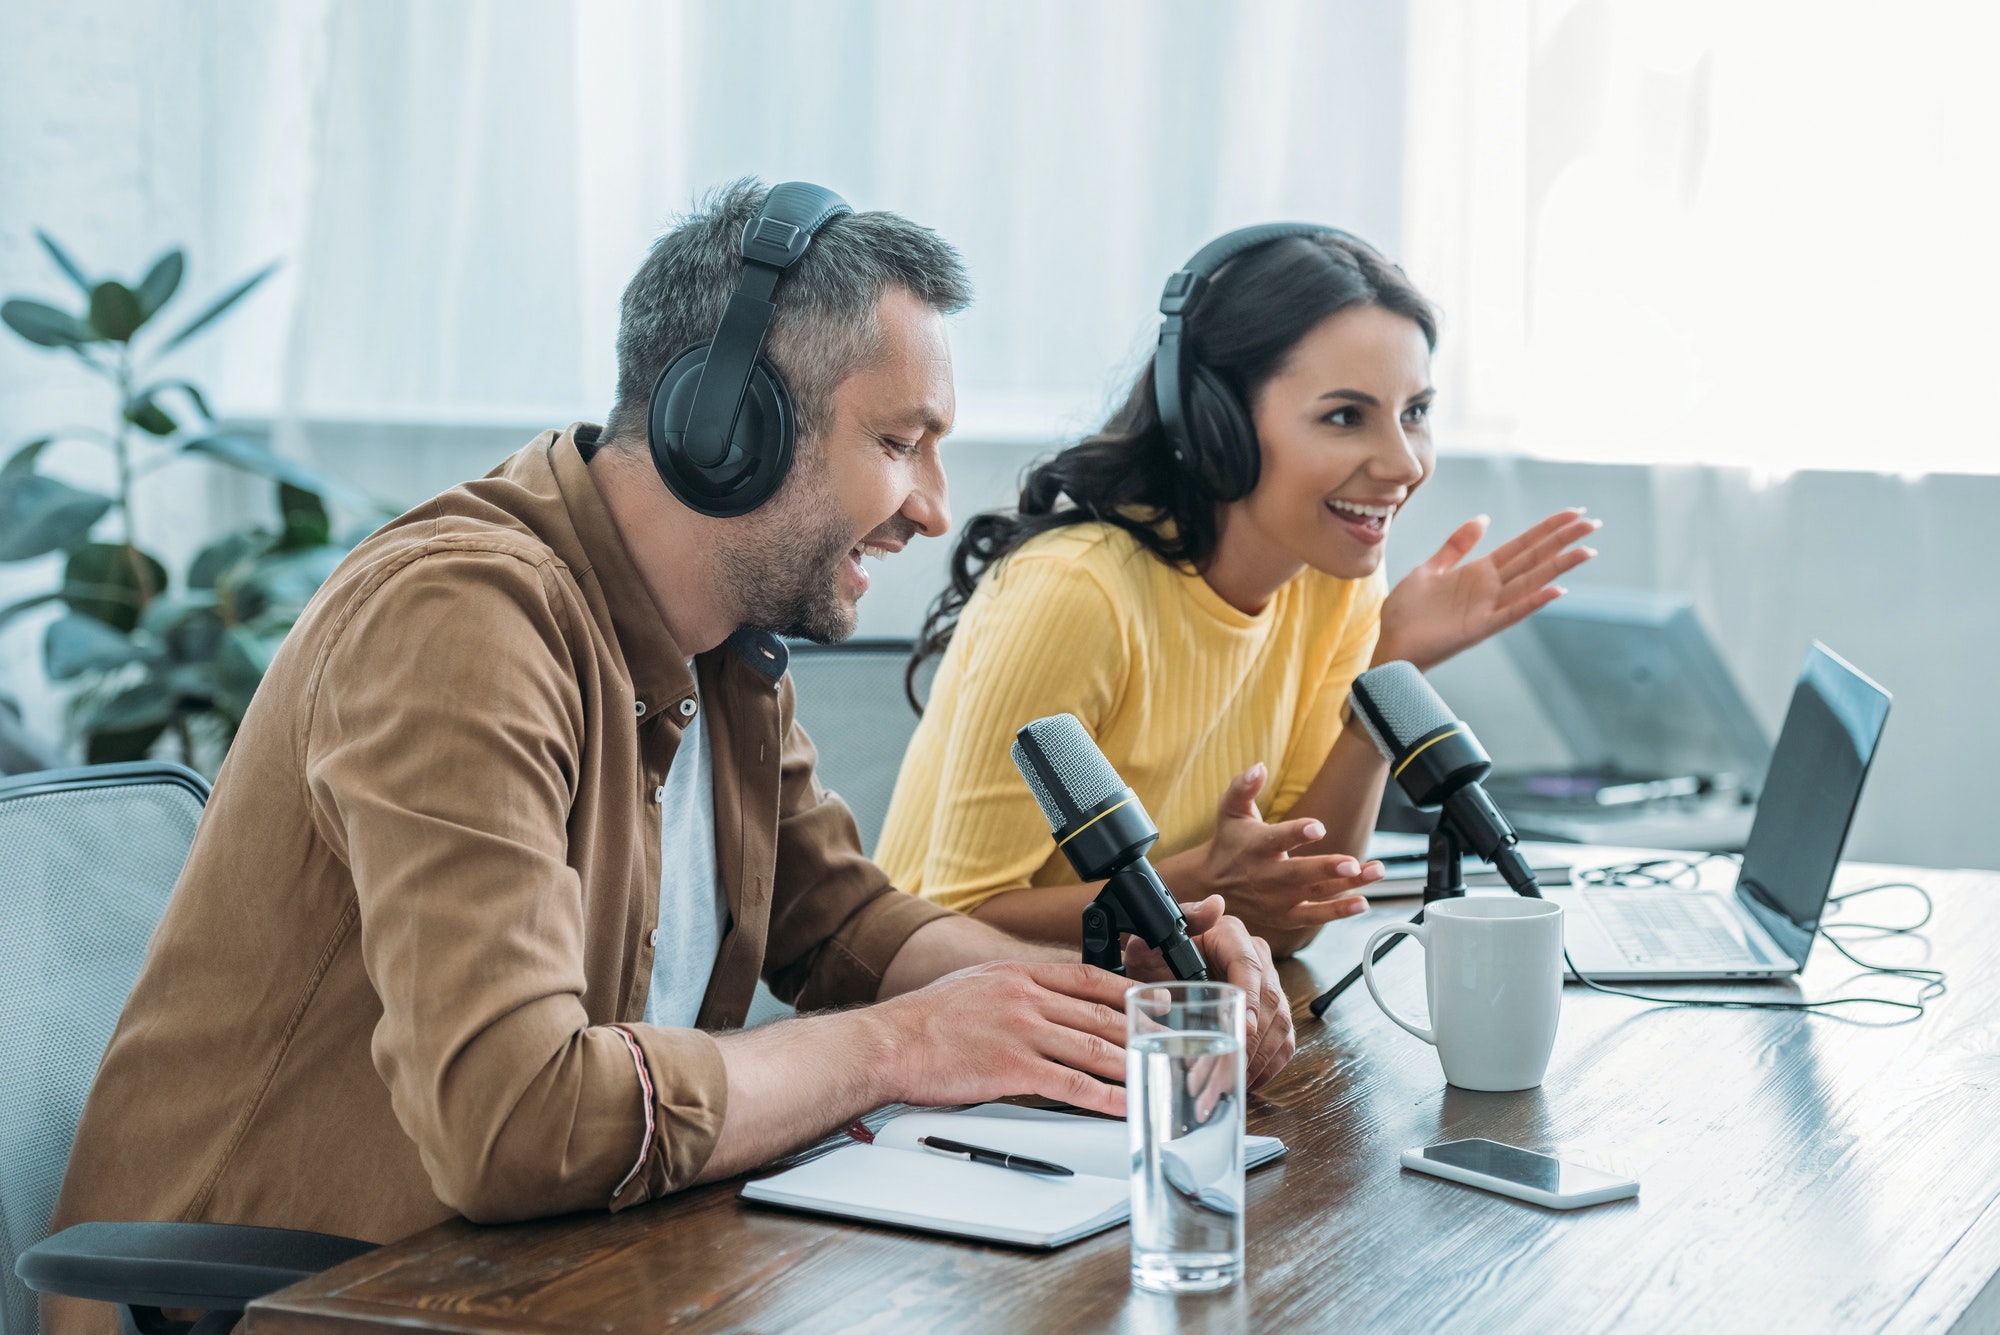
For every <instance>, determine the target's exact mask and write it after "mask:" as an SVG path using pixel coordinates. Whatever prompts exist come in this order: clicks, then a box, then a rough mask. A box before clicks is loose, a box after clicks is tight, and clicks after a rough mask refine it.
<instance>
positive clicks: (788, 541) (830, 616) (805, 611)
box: [721, 445, 855, 644]
mask: <svg viewBox="0 0 2000 1335" xmlns="http://www.w3.org/2000/svg"><path fill="white" fill-rule="evenodd" d="M824 449H825V447H824V445H820V446H819V448H816V449H809V450H807V451H802V452H801V453H802V454H804V456H805V457H803V458H795V460H794V463H793V468H792V475H791V476H790V477H789V478H787V479H786V480H785V482H784V485H782V486H781V487H780V488H779V489H778V494H777V495H776V496H774V497H772V498H771V501H770V504H768V505H766V506H765V507H764V508H763V509H762V510H761V511H758V512H756V513H755V515H754V516H749V518H754V520H755V525H754V528H753V529H752V530H751V531H750V532H746V533H745V534H744V535H743V539H744V540H743V541H741V542H739V543H732V544H731V545H730V546H728V547H726V548H724V549H723V551H722V553H721V556H722V570H723V577H724V578H725V579H726V580H728V581H729V586H730V591H731V593H732V594H734V596H735V598H736V603H737V606H739V607H741V608H742V609H743V624H744V625H746V626H755V627H757V628H758V629H760V630H767V631H770V632H771V633H772V634H775V635H784V636H788V637H791V638H794V639H805V640H811V641H812V642H813V643H815V644H838V643H840V642H841V641H842V640H844V639H846V638H847V637H848V636H850V635H852V634H853V633H854V622H855V608H854V607H853V605H851V604H849V603H848V602H846V601H845V600H843V599H842V598H841V596H840V574H841V567H842V566H843V564H844V563H845V562H846V559H847V553H848V551H849V550H850V549H851V548H852V547H853V546H854V535H853V532H852V529H851V526H850V525H849V523H848V521H847V518H846V517H845V516H844V515H842V514H841V512H840V506H839V504H838V502H837V501H836V500H835V497H834V494H833V489H832V488H831V487H830V486H828V485H827V468H826V456H825V453H824Z"/></svg>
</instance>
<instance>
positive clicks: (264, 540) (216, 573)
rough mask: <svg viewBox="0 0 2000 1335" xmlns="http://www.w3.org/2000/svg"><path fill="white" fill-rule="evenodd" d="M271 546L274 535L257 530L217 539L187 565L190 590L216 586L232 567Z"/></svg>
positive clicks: (262, 552)
mask: <svg viewBox="0 0 2000 1335" xmlns="http://www.w3.org/2000/svg"><path fill="white" fill-rule="evenodd" d="M270 546H271V535H270V534H268V533H265V532H263V531H262V530H256V529H246V530H243V531H241V532H237V533H230V534H227V535H225V536H223V537H221V538H218V539H216V541H214V542H212V543H210V544H209V545H208V546H206V547H204V548H202V549H201V550H200V551H199V552H196V553H195V558H194V560H193V561H192V562H191V563H190V564H189V565H188V572H187V586H188V587H189V588H190V589H213V588H215V587H216V585H217V584H219V583H221V582H222V579H223V577H224V576H225V575H227V574H229V572H230V571H231V570H233V569H235V568H236V567H237V566H238V565H239V564H243V563H246V562H248V561H249V560H250V559H252V558H253V557H258V556H262V555H263V554H264V553H265V551H267V550H268V549H269V548H270Z"/></svg>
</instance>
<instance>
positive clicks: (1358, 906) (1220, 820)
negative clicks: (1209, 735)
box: [1175, 763, 1382, 953]
mask: <svg viewBox="0 0 2000 1335" xmlns="http://www.w3.org/2000/svg"><path fill="white" fill-rule="evenodd" d="M1265 776H1266V771H1265V769H1264V766H1263V765H1262V764H1261V763H1259V764H1256V765H1253V766H1251V767H1250V769H1249V770H1248V771H1246V772H1245V773H1243V774H1239V775H1238V776H1236V778H1235V779H1233V780H1231V781H1230V784H1229V787H1227V788H1226V789H1224V790H1223V793H1222V800H1221V801H1220V802H1218V803H1217V804H1216V809H1215V813H1216V821H1215V836H1214V837H1213V838H1211V839H1210V840H1209V841H1208V842H1207V843H1206V844H1203V845H1202V846H1201V847H1200V848H1198V849H1191V850H1189V852H1190V854H1192V855H1193V856H1195V857H1196V858H1198V859H1199V870H1198V874H1197V878H1196V879H1198V881H1199V886H1198V887H1196V888H1197V889H1198V892H1199V894H1202V895H1208V894H1217V895H1221V896H1222V898H1223V901H1224V902H1225V903H1226V904H1227V905H1228V906H1229V911H1230V912H1231V913H1233V914H1235V915H1236V916H1237V917H1238V918H1241V919H1242V920H1243V923H1244V925H1245V926H1246V927H1248V928H1249V929H1250V930H1251V932H1253V933H1254V934H1256V935H1258V936H1261V937H1265V938H1267V939H1269V940H1271V941H1272V942H1273V943H1274V944H1279V945H1280V946H1282V945H1283V944H1284V943H1286V942H1288V941H1291V940H1295V939H1299V938H1300V935H1301V933H1303V934H1305V936H1306V937H1310V934H1311V933H1312V932H1315V931H1317V930H1318V929H1319V926H1320V924H1322V923H1327V922H1331V921H1333V920H1334V919H1335V918H1345V917H1348V916H1350V915H1352V914H1356V913H1359V912H1361V911H1362V910H1363V909H1365V908H1367V907H1368V905H1367V901H1365V900H1363V899H1362V898H1361V887H1362V886H1364V885H1367V884H1369V883H1370V882H1372V881H1379V880H1381V879H1382V864H1381V863H1379V862H1363V861H1361V860H1360V859H1359V858H1355V857H1350V856H1348V855H1347V854H1345V853H1317V854H1309V855H1306V856H1303V857H1293V856H1292V850H1293V849H1295V848H1300V847H1303V846H1304V845H1306V844H1312V843H1317V842H1319V841H1320V840H1321V839H1324V838H1325V837H1326V827H1325V826H1324V825H1322V824H1321V823H1320V822H1319V821H1316V820H1312V819H1304V820H1287V821H1279V822H1278V823H1277V824H1275V825H1272V824H1266V823H1265V820H1264V817H1263V814H1262V813H1261V812H1259V811H1258V810H1257V800H1256V799H1257V794H1258V793H1259V792H1260V791H1262V789H1263V787H1264V779H1265ZM1175 890H1176V894H1177V897H1178V898H1181V899H1192V898H1195V897H1196V895H1193V894H1188V893H1183V892H1181V890H1180V887H1179V886H1175ZM1286 953H1288V952H1286Z"/></svg>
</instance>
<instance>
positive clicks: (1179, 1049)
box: [1125, 985, 1243, 1293]
mask: <svg viewBox="0 0 2000 1335" xmlns="http://www.w3.org/2000/svg"><path fill="white" fill-rule="evenodd" d="M1210 986H1226V985H1210ZM1228 990H1229V991H1231V992H1237V997H1236V1001H1235V1015H1234V1023H1233V1024H1231V1023H1230V1019H1231V1017H1230V1016H1229V1015H1228V1014H1227V1009H1228V1008H1227V1007H1226V1006H1224V1007H1223V1008H1221V1011H1220V1013H1218V1012H1217V1011H1215V1010H1214V1009H1212V1008H1211V1009H1208V1010H1207V1012H1206V1013H1204V1008H1203V1007H1201V1006H1192V1007H1190V1006H1186V1005H1182V1004H1168V1003H1166V1002H1164V1000H1161V1001H1156V1002H1155V1004H1154V1005H1152V1006H1151V1007H1145V1003H1144V1001H1143V999H1140V1000H1138V1001H1135V1002H1134V1003H1133V1006H1134V1008H1135V1009H1136V1008H1145V1009H1150V1010H1152V1011H1153V1012H1154V1013H1153V1015H1151V1016H1142V1015H1139V1014H1134V1015H1133V1016H1132V1025H1133V1032H1131V1033H1130V1035H1129V1037H1128V1039H1127V1044H1126V1057H1125V1063H1126V1099H1127V1105H1126V1106H1127V1110H1128V1115H1127V1121H1128V1124H1129V1126H1130V1128H1131V1141H1132V1280H1133V1282H1134V1283H1135V1284H1137V1285H1139V1286H1140V1287H1141V1288H1145V1289H1152V1290H1155V1291H1159V1292H1166V1293H1188V1292H1196V1291H1200V1290H1205V1289H1220V1288H1225V1287H1227V1286H1228V1285H1230V1284H1233V1283H1234V1282H1235V1281H1236V1280H1237V1279H1238V1278H1239V1277H1240V1276H1241V1275H1242V1273H1243V1022H1242V1001H1241V997H1242V994H1241V993H1240V992H1238V991H1237V989H1235V988H1229V989H1228ZM1132 991H1133V993H1135V994H1136V993H1141V992H1160V991H1164V989H1163V988H1143V989H1142V988H1134V989H1132ZM1197 1026H1199V1027H1197Z"/></svg>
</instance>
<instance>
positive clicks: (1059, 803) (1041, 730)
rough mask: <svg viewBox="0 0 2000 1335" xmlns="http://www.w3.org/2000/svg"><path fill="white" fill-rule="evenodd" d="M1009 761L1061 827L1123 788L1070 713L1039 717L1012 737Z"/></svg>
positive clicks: (1044, 812)
mask: <svg viewBox="0 0 2000 1335" xmlns="http://www.w3.org/2000/svg"><path fill="white" fill-rule="evenodd" d="M1012 754H1013V756H1014V765H1015V767H1016V768H1017V769H1019V770H1020V771H1021V777H1022V778H1024V779H1026V780H1027V781H1028V790H1029V791H1030V792H1032V793H1033V794H1034V795H1035V802H1036V803H1037V805H1039V806H1040V807H1041V809H1042V815H1043V816H1044V817H1046V818H1047V820H1048V822H1049V829H1050V830H1066V829H1068V828H1069V827H1070V826H1071V825H1074V824H1075V823H1076V821H1077V819H1078V817H1080V816H1081V815H1082V814H1083V813H1084V812H1085V811H1088V810H1090V809H1091V808H1093V807H1095V806H1097V805H1099V804H1100V803H1102V802H1104V801H1105V800H1106V799H1108V798H1110V797H1112V796H1114V795H1116V794H1117V793H1118V792H1119V790H1121V789H1122V788H1124V787H1125V781H1124V780H1123V779H1120V778H1119V777H1118V771H1117V770H1115V769H1113V768H1112V767H1111V762H1110V761H1108V760H1106V759H1105V758H1104V752H1102V751H1100V750H1098V749H1097V743H1096V742H1094V741H1092V740H1091V739H1090V734H1089V733H1088V732H1086V731H1085V730H1084V727H1083V724H1082V723H1080V722H1078V721H1077V718H1076V715H1074V714H1052V715H1050V716H1049V717H1048V718H1038V719H1036V720H1035V721H1034V722H1033V723H1030V724H1028V725H1027V726H1026V727H1025V728H1022V729H1021V731H1020V732H1018V733H1016V734H1015V736H1014V749H1013V753H1012Z"/></svg>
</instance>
